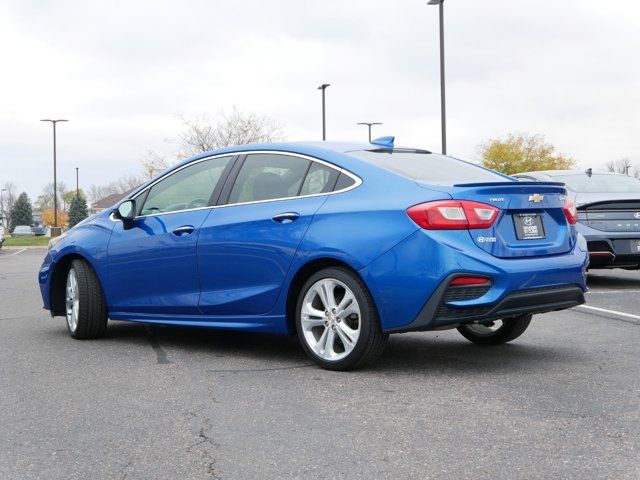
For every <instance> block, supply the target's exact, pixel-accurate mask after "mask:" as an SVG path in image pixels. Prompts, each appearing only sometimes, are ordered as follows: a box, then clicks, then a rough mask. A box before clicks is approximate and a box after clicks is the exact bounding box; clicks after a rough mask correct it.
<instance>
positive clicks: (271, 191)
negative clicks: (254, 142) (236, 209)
mask: <svg viewBox="0 0 640 480" xmlns="http://www.w3.org/2000/svg"><path fill="white" fill-rule="evenodd" d="M310 163H311V161H310V160H306V159H304V158H300V157H293V156H290V155H276V154H270V153H256V154H252V155H248V156H247V159H246V160H245V162H244V164H243V165H242V168H241V169H240V172H239V173H238V178H237V179H236V181H235V183H234V185H233V189H232V190H231V195H230V196H229V201H228V203H245V202H257V201H261V200H273V199H277V198H288V197H295V196H297V195H298V192H299V191H300V188H301V187H302V182H303V180H304V178H305V175H306V174H307V170H308V169H309V166H310Z"/></svg>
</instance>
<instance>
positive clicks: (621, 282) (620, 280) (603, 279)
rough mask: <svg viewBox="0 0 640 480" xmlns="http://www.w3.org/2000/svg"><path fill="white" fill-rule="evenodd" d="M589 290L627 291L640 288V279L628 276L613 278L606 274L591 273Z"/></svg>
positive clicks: (588, 283)
mask: <svg viewBox="0 0 640 480" xmlns="http://www.w3.org/2000/svg"><path fill="white" fill-rule="evenodd" d="M587 285H588V286H589V288H603V289H611V290H613V289H627V288H640V277H638V278H633V277H627V276H613V275H606V274H600V275H598V274H595V273H589V274H588V277H587Z"/></svg>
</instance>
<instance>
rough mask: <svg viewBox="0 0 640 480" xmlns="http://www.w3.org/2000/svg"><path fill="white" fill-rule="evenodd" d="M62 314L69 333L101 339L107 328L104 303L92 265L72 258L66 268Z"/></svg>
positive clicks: (83, 337) (78, 336)
mask: <svg viewBox="0 0 640 480" xmlns="http://www.w3.org/2000/svg"><path fill="white" fill-rule="evenodd" d="M65 313H66V319H67V328H68V330H69V335H71V336H72V337H73V338H75V339H78V340H86V339H91V338H101V337H103V336H104V334H105V333H106V331H107V320H108V315H107V304H106V302H105V298H104V294H103V292H102V286H101V285H100V280H99V279H98V276H97V275H96V273H95V272H94V271H93V268H91V266H90V265H89V264H88V263H87V262H86V261H84V260H73V261H72V262H71V265H70V266H69V270H68V271H67V283H66V287H65Z"/></svg>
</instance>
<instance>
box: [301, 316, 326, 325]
mask: <svg viewBox="0 0 640 480" xmlns="http://www.w3.org/2000/svg"><path fill="white" fill-rule="evenodd" d="M324 322H325V320H324V319H323V318H313V317H309V316H308V315H305V314H302V323H303V324H304V326H305V328H313V327H320V326H322V325H324Z"/></svg>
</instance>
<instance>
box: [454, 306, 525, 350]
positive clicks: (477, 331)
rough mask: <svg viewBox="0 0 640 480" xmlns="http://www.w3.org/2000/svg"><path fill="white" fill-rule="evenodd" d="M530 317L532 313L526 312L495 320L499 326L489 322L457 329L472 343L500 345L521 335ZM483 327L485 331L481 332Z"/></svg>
mask: <svg viewBox="0 0 640 480" xmlns="http://www.w3.org/2000/svg"><path fill="white" fill-rule="evenodd" d="M532 317H533V315H531V314H526V315H520V316H518V317H512V318H505V319H502V320H497V322H502V325H501V326H499V327H497V326H496V325H495V322H491V323H492V324H493V325H491V326H486V325H482V324H468V325H462V326H460V327H458V331H459V332H460V333H461V334H462V336H463V337H465V338H466V339H467V340H469V341H471V342H473V343H477V344H479V345H500V344H502V343H507V342H510V341H511V340H515V339H516V338H518V337H519V336H520V335H522V334H523V333H524V331H525V330H526V329H527V327H528V326H529V323H531V318H532ZM495 327H497V328H495ZM483 329H486V331H485V332H482V330H483Z"/></svg>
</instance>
